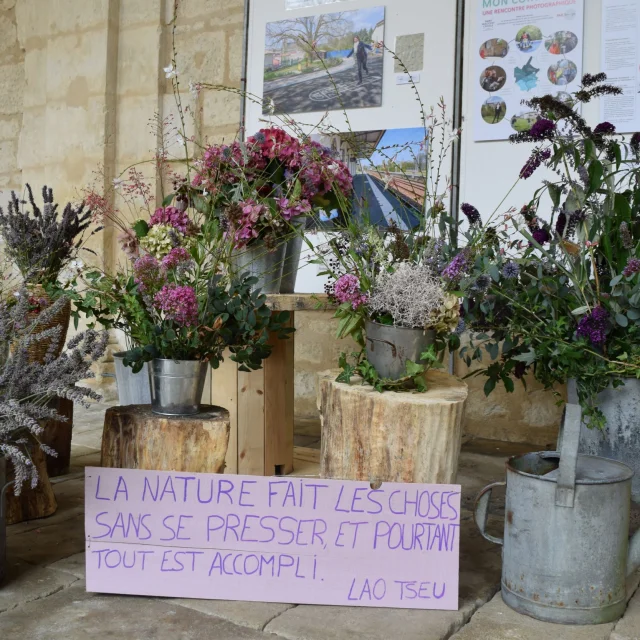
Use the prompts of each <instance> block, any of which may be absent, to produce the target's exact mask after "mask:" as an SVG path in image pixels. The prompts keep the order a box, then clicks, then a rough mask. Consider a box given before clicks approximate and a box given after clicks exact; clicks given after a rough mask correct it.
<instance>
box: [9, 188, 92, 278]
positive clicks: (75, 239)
mask: <svg viewBox="0 0 640 640" xmlns="http://www.w3.org/2000/svg"><path fill="white" fill-rule="evenodd" d="M26 188H27V193H28V202H27V201H26V200H20V199H19V198H18V196H17V195H16V194H15V192H13V191H12V192H11V200H10V201H9V205H8V207H7V211H6V212H5V211H4V210H3V209H2V207H0V235H1V236H2V238H3V239H4V241H5V245H6V249H5V251H6V254H7V256H8V257H9V258H10V259H11V260H13V262H14V263H15V264H16V266H17V267H18V269H19V270H20V273H21V274H22V277H23V278H24V281H25V282H29V283H31V284H53V283H55V281H56V279H57V277H58V274H59V273H60V271H61V270H62V269H63V268H64V267H65V266H66V265H67V264H68V263H69V262H70V261H71V260H73V259H74V258H75V257H76V256H77V254H78V252H79V251H80V249H81V248H82V245H83V243H84V234H85V231H86V230H87V229H88V228H89V226H90V225H91V211H90V210H88V209H86V208H85V205H84V203H81V204H80V205H78V206H73V205H72V204H71V203H68V204H67V205H66V207H65V208H64V210H63V212H62V215H60V214H59V211H58V205H57V204H56V203H54V201H53V191H52V190H51V189H49V188H47V187H46V186H45V187H43V189H42V199H43V201H44V205H43V207H42V209H40V208H39V207H38V205H37V204H36V202H35V199H34V197H33V192H32V190H31V187H30V186H29V185H26ZM27 205H30V210H28V209H27ZM99 230H100V229H96V230H95V231H93V233H97V231H99ZM93 233H92V234H91V235H93Z"/></svg>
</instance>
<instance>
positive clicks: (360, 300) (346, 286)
mask: <svg viewBox="0 0 640 640" xmlns="http://www.w3.org/2000/svg"><path fill="white" fill-rule="evenodd" d="M333 295H334V296H335V298H336V300H338V302H340V303H344V302H350V303H351V306H352V307H353V309H354V310H355V309H357V308H358V307H359V306H360V305H361V304H366V303H367V302H368V300H369V296H368V295H367V294H366V293H363V292H362V291H360V280H359V279H358V277H357V276H354V275H352V274H351V273H345V274H344V275H342V276H340V277H339V278H338V279H337V280H336V282H335V284H334V285H333Z"/></svg>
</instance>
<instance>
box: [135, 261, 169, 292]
mask: <svg viewBox="0 0 640 640" xmlns="http://www.w3.org/2000/svg"><path fill="white" fill-rule="evenodd" d="M133 281H134V282H135V283H136V284H137V285H138V289H139V290H140V292H141V293H144V292H147V291H154V290H156V289H158V288H159V287H161V286H162V285H163V284H164V282H165V274H164V271H163V270H162V268H161V265H160V263H159V262H158V261H157V260H156V259H155V258H154V257H153V256H152V255H149V254H148V253H145V254H144V255H143V256H142V257H140V258H138V259H137V260H136V261H135V262H134V263H133Z"/></svg>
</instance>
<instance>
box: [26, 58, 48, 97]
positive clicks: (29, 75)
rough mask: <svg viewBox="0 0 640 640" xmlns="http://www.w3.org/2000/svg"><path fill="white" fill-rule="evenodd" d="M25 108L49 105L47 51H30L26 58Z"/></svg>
mask: <svg viewBox="0 0 640 640" xmlns="http://www.w3.org/2000/svg"><path fill="white" fill-rule="evenodd" d="M24 74H25V78H26V80H25V83H24V108H25V109H30V108H32V107H42V106H44V105H46V104H47V49H46V48H43V49H29V50H28V51H26V52H25V56H24Z"/></svg>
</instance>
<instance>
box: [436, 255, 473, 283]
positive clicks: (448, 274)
mask: <svg viewBox="0 0 640 640" xmlns="http://www.w3.org/2000/svg"><path fill="white" fill-rule="evenodd" d="M468 268H469V258H468V256H467V254H466V252H464V251H461V252H460V253H459V254H458V255H457V256H456V257H455V258H454V259H453V260H452V261H451V262H450V263H449V264H448V265H447V266H446V267H445V268H444V269H443V270H442V274H441V275H442V277H443V278H446V279H447V280H458V279H460V278H461V277H462V276H463V275H464V274H465V272H466V270H467V269H468Z"/></svg>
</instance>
